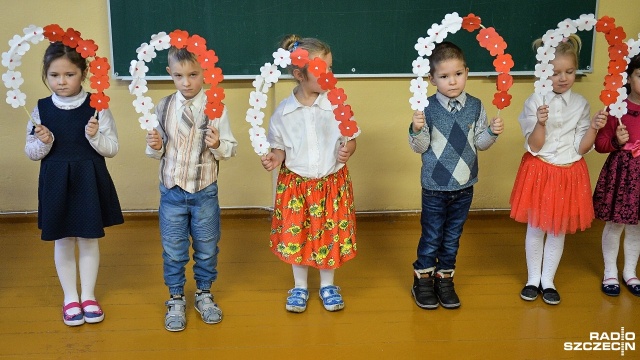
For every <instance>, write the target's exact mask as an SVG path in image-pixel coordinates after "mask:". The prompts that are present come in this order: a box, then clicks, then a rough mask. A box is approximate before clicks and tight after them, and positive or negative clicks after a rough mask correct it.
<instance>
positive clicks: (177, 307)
mask: <svg viewBox="0 0 640 360" xmlns="http://www.w3.org/2000/svg"><path fill="white" fill-rule="evenodd" d="M164 304H165V305H166V306H167V313H166V314H165V315H164V328H165V329H167V330H169V331H182V330H184V328H185V327H186V326H187V317H186V315H185V307H186V306H187V302H186V301H185V300H184V297H182V298H172V299H169V300H167V302H165V303H164Z"/></svg>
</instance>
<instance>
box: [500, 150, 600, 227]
mask: <svg viewBox="0 0 640 360" xmlns="http://www.w3.org/2000/svg"><path fill="white" fill-rule="evenodd" d="M509 203H510V204H511V217H512V218H513V219H514V220H516V221H518V222H522V223H528V224H530V225H531V226H533V227H537V228H540V229H542V230H544V231H546V232H550V233H553V234H556V235H558V234H566V233H569V234H572V233H575V232H576V231H577V230H578V229H580V230H585V229H587V228H588V227H590V226H591V222H592V221H593V219H594V212H593V202H592V199H591V181H590V179H589V170H588V168H587V163H586V162H585V161H584V159H580V160H579V161H576V162H575V163H573V164H571V165H569V166H558V165H553V164H549V163H547V162H544V161H542V160H540V159H539V158H537V157H536V156H533V155H531V154H530V153H528V152H527V153H525V154H524V156H522V162H521V163H520V168H519V169H518V174H517V176H516V180H515V184H514V185H513V191H512V192H511V199H510V200H509Z"/></svg>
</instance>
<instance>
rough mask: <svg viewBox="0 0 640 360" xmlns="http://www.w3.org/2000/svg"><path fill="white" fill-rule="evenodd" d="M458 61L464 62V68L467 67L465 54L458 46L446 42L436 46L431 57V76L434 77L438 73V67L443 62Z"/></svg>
mask: <svg viewBox="0 0 640 360" xmlns="http://www.w3.org/2000/svg"><path fill="white" fill-rule="evenodd" d="M451 59H456V60H460V61H462V64H463V65H464V67H465V68H466V67H467V62H466V61H465V59H464V53H463V52H462V49H460V48H459V47H458V46H457V45H456V44H454V43H452V42H449V41H444V42H441V43H440V44H438V45H436V47H435V48H434V49H433V51H432V52H431V56H429V65H430V69H429V74H430V75H431V76H433V74H434V73H435V71H436V65H438V64H440V63H441V62H443V61H446V60H451Z"/></svg>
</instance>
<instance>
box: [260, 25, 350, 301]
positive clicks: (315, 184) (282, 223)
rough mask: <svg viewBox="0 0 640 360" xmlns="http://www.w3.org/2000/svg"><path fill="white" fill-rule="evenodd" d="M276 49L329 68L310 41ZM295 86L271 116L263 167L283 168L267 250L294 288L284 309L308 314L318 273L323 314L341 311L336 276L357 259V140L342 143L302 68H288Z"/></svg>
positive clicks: (294, 39) (288, 41)
mask: <svg viewBox="0 0 640 360" xmlns="http://www.w3.org/2000/svg"><path fill="white" fill-rule="evenodd" d="M281 47H282V48H284V49H286V50H289V51H294V50H295V49H297V48H302V49H305V50H307V51H308V52H309V58H310V59H313V58H315V57H319V58H321V59H322V60H324V61H325V62H326V64H327V67H328V69H327V71H329V69H330V68H331V64H332V56H331V50H330V49H329V46H328V45H327V44H325V43H324V42H322V41H320V40H317V39H313V38H304V39H302V38H300V37H299V36H297V35H290V36H287V37H286V38H285V39H284V40H283V41H282V44H281ZM290 72H291V74H292V75H293V77H294V78H295V79H296V81H297V82H298V86H296V88H295V89H294V90H293V93H292V94H291V95H290V96H289V97H288V98H287V99H285V100H284V101H282V102H281V103H280V105H279V106H278V107H277V109H276V110H275V112H274V114H273V116H272V117H271V121H270V123H269V134H268V136H267V139H268V141H269V143H270V146H271V151H270V152H269V153H268V154H267V155H265V156H263V157H262V159H261V160H262V166H263V167H264V168H265V169H266V170H267V171H271V170H274V169H276V168H278V167H280V172H279V175H278V183H277V188H276V200H275V206H274V213H273V218H272V225H271V241H270V246H271V250H272V251H273V252H274V253H275V254H276V255H277V256H278V257H279V258H280V259H281V260H282V261H284V262H286V263H288V264H291V265H292V267H293V278H294V288H293V289H291V290H289V296H288V297H287V303H286V309H287V310H288V311H290V312H296V313H300V312H303V311H305V309H306V308H307V300H308V298H309V291H308V285H307V274H308V269H309V267H310V266H311V267H314V268H317V269H319V271H320V292H319V293H320V298H321V299H322V302H323V305H324V308H325V309H326V310H328V311H337V310H340V309H342V308H344V301H343V299H342V296H341V294H340V293H339V290H340V288H339V287H337V286H335V285H334V281H333V280H334V272H335V269H337V268H339V267H340V266H341V265H342V264H343V263H344V262H346V261H347V260H350V259H352V258H353V257H354V256H355V255H356V237H355V235H356V223H355V221H356V219H355V208H354V204H353V190H352V185H351V178H350V176H349V171H348V170H347V166H346V162H347V160H349V158H350V157H351V155H353V153H354V151H355V150H356V140H355V137H357V136H358V135H359V132H358V133H356V134H354V136H352V137H349V138H348V139H347V141H346V143H344V137H343V136H341V133H340V129H339V128H338V121H336V119H335V116H334V114H333V110H332V106H331V103H330V102H329V100H328V99H327V93H326V92H325V91H324V90H322V89H321V88H320V85H319V84H318V81H317V78H316V77H315V76H314V75H313V74H311V73H310V72H308V71H307V67H306V66H305V67H304V68H299V67H296V66H294V65H291V66H290Z"/></svg>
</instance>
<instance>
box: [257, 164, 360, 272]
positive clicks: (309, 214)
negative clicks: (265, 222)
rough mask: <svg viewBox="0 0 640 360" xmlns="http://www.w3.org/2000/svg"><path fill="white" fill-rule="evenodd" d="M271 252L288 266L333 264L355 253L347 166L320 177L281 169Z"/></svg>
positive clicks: (332, 267) (354, 220)
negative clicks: (316, 177)
mask: <svg viewBox="0 0 640 360" xmlns="http://www.w3.org/2000/svg"><path fill="white" fill-rule="evenodd" d="M269 246H270V247H271V251H273V253H274V254H276V255H277V256H278V257H279V258H280V259H281V260H282V261H284V262H286V263H289V264H292V265H307V266H312V267H315V268H318V269H336V268H339V267H340V266H341V265H342V264H343V263H344V262H346V261H347V260H350V259H352V258H353V257H355V256H356V213H355V206H354V204H353V188H352V185H351V177H350V176H349V171H348V170H347V167H346V165H345V166H343V167H342V168H341V169H340V170H338V171H337V172H335V173H333V174H331V175H328V176H325V177H323V178H321V179H310V178H305V177H301V176H299V175H298V174H296V173H294V172H292V171H291V170H289V169H287V168H286V167H285V166H282V167H281V168H280V173H279V174H278V185H277V188H276V201H275V206H274V211H273V217H272V220H271V241H270V243H269Z"/></svg>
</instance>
